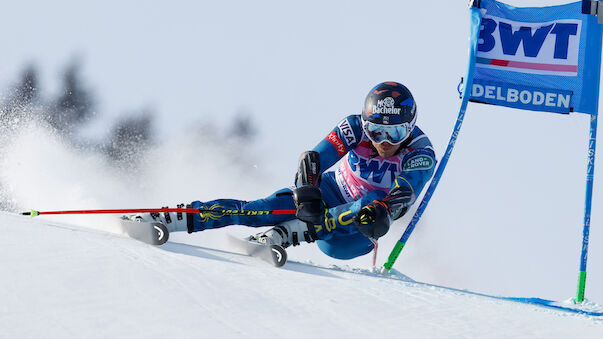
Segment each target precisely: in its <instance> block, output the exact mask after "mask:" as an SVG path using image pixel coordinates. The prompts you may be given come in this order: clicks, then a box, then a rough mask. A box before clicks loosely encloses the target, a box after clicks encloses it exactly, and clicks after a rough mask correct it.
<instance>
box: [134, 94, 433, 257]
mask: <svg viewBox="0 0 603 339" xmlns="http://www.w3.org/2000/svg"><path fill="white" fill-rule="evenodd" d="M416 110H417V108H416V104H415V100H414V99H413V97H412V94H411V93H410V91H409V90H408V89H407V88H406V87H405V86H404V85H402V84H399V83H397V82H384V83H381V84H379V85H377V86H375V87H374V88H373V89H371V91H370V92H369V93H368V96H367V97H366V100H365V103H364V108H363V110H362V114H361V115H350V116H348V117H346V118H345V119H343V120H342V121H341V122H340V123H339V124H338V125H337V126H336V127H335V128H334V129H333V130H332V131H331V132H330V133H329V134H328V135H327V136H326V138H324V139H323V140H322V141H320V142H319V143H318V145H317V146H316V147H314V149H312V150H311V151H307V152H304V153H303V154H302V155H301V157H300V161H299V169H298V172H297V174H296V175H295V186H294V187H292V188H285V189H281V190H279V191H277V192H275V193H274V194H272V195H271V196H269V197H267V198H265V199H259V200H255V201H241V200H234V199H219V200H213V201H208V202H200V201H194V202H192V203H191V204H190V205H187V207H188V208H201V209H208V210H216V211H217V210H220V211H221V212H200V213H186V215H185V216H183V215H182V214H180V213H163V214H159V213H153V214H142V215H137V216H136V217H135V218H137V219H138V220H140V221H149V222H161V223H163V224H164V225H165V226H166V227H167V229H168V230H169V231H170V232H176V231H187V232H189V233H192V232H198V231H204V230H208V229H214V228H220V227H224V226H228V225H247V226H253V227H260V226H274V227H273V228H271V229H270V230H268V231H266V232H262V233H259V234H256V235H254V236H251V237H250V239H249V240H250V241H254V242H258V243H262V244H266V245H280V246H283V247H285V248H286V247H288V246H290V245H294V246H295V245H298V244H299V243H300V241H305V242H308V243H310V242H314V241H316V243H317V245H318V247H319V248H320V250H321V251H322V252H324V253H325V254H326V255H328V256H331V257H333V258H337V259H352V258H355V257H358V256H361V255H364V254H367V253H369V252H371V251H372V250H373V247H374V241H375V240H376V239H377V238H379V237H381V236H383V235H384V234H386V233H387V231H388V230H389V226H390V223H391V222H392V220H396V219H398V218H400V217H402V216H403V215H404V214H405V213H406V211H407V210H408V208H409V207H410V206H411V205H412V204H413V203H414V202H415V200H416V199H417V197H418V195H419V194H420V192H421V191H422V189H423V187H424V186H425V184H426V183H427V181H429V179H430V178H431V176H432V175H433V172H434V168H435V163H436V160H435V153H434V150H433V148H432V145H431V143H430V141H429V139H428V138H427V136H426V135H425V134H423V132H422V131H421V130H420V129H419V127H417V126H415V122H416V119H417V113H416ZM341 158H344V159H343V161H341V162H340V164H339V166H338V168H337V169H336V170H334V171H326V170H327V169H329V168H330V167H331V166H332V165H334V164H335V163H336V162H337V161H338V160H340V159H341ZM178 207H184V205H178ZM224 210H226V211H228V210H232V211H240V210H246V211H265V210H296V214H295V215H292V214H290V215H275V214H262V213H259V214H253V213H250V214H249V215H240V214H229V213H224Z"/></svg>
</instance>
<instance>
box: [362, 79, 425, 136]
mask: <svg viewBox="0 0 603 339" xmlns="http://www.w3.org/2000/svg"><path fill="white" fill-rule="evenodd" d="M416 120H417V105H416V104H415V99H414V98H413V97H412V94H411V93H410V91H409V90H408V88H406V87H405V86H404V85H402V84H399V83H397V82H383V83H380V84H379V85H377V86H375V87H374V88H373V89H371V91H370V92H369V94H368V95H367V96H366V100H365V101H364V108H363V109H362V126H363V128H364V131H365V133H366V134H367V135H368V137H369V138H370V139H371V140H372V141H374V142H376V143H381V142H384V141H387V142H390V143H392V144H399V143H401V142H403V141H404V140H406V139H407V138H408V137H409V136H410V133H411V132H412V130H413V128H414V127H415V121H416ZM386 126H387V127H386ZM390 126H391V127H390ZM394 126H395V127H394Z"/></svg>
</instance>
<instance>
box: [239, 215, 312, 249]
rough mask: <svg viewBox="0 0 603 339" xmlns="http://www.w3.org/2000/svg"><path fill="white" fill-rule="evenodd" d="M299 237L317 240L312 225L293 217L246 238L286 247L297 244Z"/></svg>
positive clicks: (309, 240) (305, 239)
mask: <svg viewBox="0 0 603 339" xmlns="http://www.w3.org/2000/svg"><path fill="white" fill-rule="evenodd" d="M300 239H301V240H303V241H306V242H308V243H311V242H314V241H316V240H318V236H317V235H316V231H314V227H313V226H311V225H309V224H306V223H305V222H303V221H301V220H299V219H294V220H290V221H286V222H284V223H282V224H280V225H276V226H274V227H273V228H271V229H269V230H268V231H266V232H262V233H258V234H255V235H252V236H250V237H249V239H248V240H249V241H251V242H257V243H260V244H263V245H267V246H271V245H277V246H281V247H283V248H287V247H289V246H291V245H293V246H297V245H299V241H300Z"/></svg>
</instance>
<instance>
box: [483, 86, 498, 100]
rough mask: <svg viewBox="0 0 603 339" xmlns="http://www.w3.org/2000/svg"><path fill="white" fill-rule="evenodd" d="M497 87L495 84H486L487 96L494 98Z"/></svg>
mask: <svg viewBox="0 0 603 339" xmlns="http://www.w3.org/2000/svg"><path fill="white" fill-rule="evenodd" d="M495 89H496V87H494V86H486V95H485V98H486V99H494V90H495Z"/></svg>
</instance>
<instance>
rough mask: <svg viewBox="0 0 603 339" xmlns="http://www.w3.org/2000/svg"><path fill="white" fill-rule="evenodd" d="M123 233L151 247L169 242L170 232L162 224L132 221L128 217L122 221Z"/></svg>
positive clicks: (124, 217)
mask: <svg viewBox="0 0 603 339" xmlns="http://www.w3.org/2000/svg"><path fill="white" fill-rule="evenodd" d="M120 223H121V227H122V231H124V232H125V233H127V234H128V236H129V237H130V238H133V239H136V240H140V241H142V242H145V243H147V244H150V245H156V246H159V245H163V244H165V243H166V242H167V241H168V238H169V237H170V232H169V231H168V229H167V228H166V227H165V225H164V224H162V223H160V222H144V221H135V220H130V219H129V218H128V217H127V216H123V217H122V218H121V219H120Z"/></svg>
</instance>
